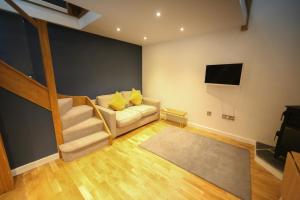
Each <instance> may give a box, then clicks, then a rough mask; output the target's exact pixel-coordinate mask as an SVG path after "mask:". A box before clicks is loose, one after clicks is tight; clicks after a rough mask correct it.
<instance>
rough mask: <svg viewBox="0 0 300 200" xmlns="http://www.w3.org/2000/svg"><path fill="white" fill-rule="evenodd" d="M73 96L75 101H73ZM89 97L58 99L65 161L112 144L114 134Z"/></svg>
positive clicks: (61, 149) (62, 150)
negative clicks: (112, 134)
mask: <svg viewBox="0 0 300 200" xmlns="http://www.w3.org/2000/svg"><path fill="white" fill-rule="evenodd" d="M73 98H74V99H75V102H74V103H73ZM89 103H91V101H90V99H89V98H88V97H78V96H77V97H69V98H63V99H59V100H58V105H59V110H60V118H61V121H62V128H63V138H64V141H65V143H64V144H61V145H59V150H60V151H61V153H62V158H63V160H64V161H72V160H74V159H77V158H79V157H81V156H83V155H86V154H88V153H90V152H93V151H95V150H97V149H100V148H102V147H104V146H107V145H109V144H111V141H112V136H111V134H110V131H109V129H108V128H107V125H106V123H105V121H104V120H103V118H102V117H101V114H100V113H99V111H98V110H97V109H96V108H95V107H94V106H93V105H87V104H89Z"/></svg>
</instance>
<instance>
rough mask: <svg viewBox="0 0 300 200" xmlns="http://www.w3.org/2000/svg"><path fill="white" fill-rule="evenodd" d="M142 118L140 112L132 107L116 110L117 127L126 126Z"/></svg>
mask: <svg viewBox="0 0 300 200" xmlns="http://www.w3.org/2000/svg"><path fill="white" fill-rule="evenodd" d="M141 118H142V114H141V113H140V112H138V111H135V110H132V109H128V108H126V109H124V110H122V111H116V121H117V127H119V128H121V127H125V126H128V125H130V124H132V123H134V122H136V121H138V120H140V119H141Z"/></svg>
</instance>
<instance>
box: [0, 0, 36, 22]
mask: <svg viewBox="0 0 300 200" xmlns="http://www.w3.org/2000/svg"><path fill="white" fill-rule="evenodd" d="M5 2H6V3H8V4H9V5H10V6H11V7H12V8H13V9H15V10H16V11H17V12H18V13H19V14H20V15H21V16H22V17H24V18H25V19H26V20H27V21H28V22H29V23H31V24H32V25H33V26H34V27H36V28H37V23H36V20H35V19H33V18H32V17H31V16H29V15H28V14H27V13H26V12H25V11H24V10H23V9H22V8H20V7H19V6H18V5H17V4H16V3H15V2H13V1H12V0H5Z"/></svg>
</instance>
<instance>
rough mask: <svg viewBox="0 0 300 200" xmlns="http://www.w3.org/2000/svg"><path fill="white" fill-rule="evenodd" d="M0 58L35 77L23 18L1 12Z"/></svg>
mask: <svg viewBox="0 0 300 200" xmlns="http://www.w3.org/2000/svg"><path fill="white" fill-rule="evenodd" d="M0 58H1V59H2V60H4V61H5V62H6V63H8V64H9V65H12V66H14V67H15V68H16V69H18V70H20V71H21V72H23V73H24V74H26V75H30V76H33V75H34V74H33V70H32V64H31V59H30V54H29V48H28V42H27V36H26V31H25V28H24V21H23V19H22V17H20V16H19V15H16V14H11V13H9V12H5V11H1V10H0Z"/></svg>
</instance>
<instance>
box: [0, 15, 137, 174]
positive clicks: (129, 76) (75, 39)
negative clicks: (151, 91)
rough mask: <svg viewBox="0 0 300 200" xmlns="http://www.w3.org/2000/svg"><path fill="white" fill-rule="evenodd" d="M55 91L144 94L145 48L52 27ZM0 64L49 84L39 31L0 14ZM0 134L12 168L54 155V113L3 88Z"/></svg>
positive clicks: (22, 21) (50, 25)
mask: <svg viewBox="0 0 300 200" xmlns="http://www.w3.org/2000/svg"><path fill="white" fill-rule="evenodd" d="M48 29H49V37H50V45H51V50H52V57H53V64H54V72H55V78H56V84H57V90H58V92H59V93H61V94H66V95H87V96H89V97H91V98H94V97H96V96H97V95H101V94H107V93H112V92H115V91H116V90H119V91H121V90H130V89H131V88H136V89H142V47H141V46H138V45H134V44H130V43H126V42H121V41H118V40H114V39H110V38H106V37H101V36H98V35H94V34H91V33H86V32H82V31H79V30H73V29H69V28H66V27H62V26H58V25H54V24H49V25H48ZM0 59H2V60H4V61H5V62H7V63H8V64H9V65H11V66H13V67H15V68H16V69H18V70H20V71H21V72H23V73H25V74H26V75H31V76H33V78H34V79H36V80H37V81H39V82H40V83H42V84H45V78H44V72H43V67H42V60H41V53H40V46H39V42H38V35H37V31H36V30H35V29H34V28H33V27H32V26H31V24H29V23H27V22H26V21H24V20H23V19H22V18H21V17H20V16H19V15H16V14H13V13H9V12H6V11H1V10H0ZM0 100H1V103H0V130H1V133H2V135H3V140H4V144H5V147H6V150H7V153H8V158H9V162H10V165H11V167H12V168H16V167H19V166H21V165H24V164H26V163H29V162H32V161H34V160H37V159H39V158H42V157H45V156H48V155H51V154H53V153H55V152H56V151H57V150H56V144H55V135H54V131H53V123H52V118H51V113H50V112H49V111H48V110H45V109H43V108H42V107H39V106H37V105H35V104H33V103H31V102H29V101H27V100H25V99H23V98H21V97H19V96H17V95H14V94H12V93H10V92H8V91H6V90H4V89H2V88H0Z"/></svg>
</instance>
